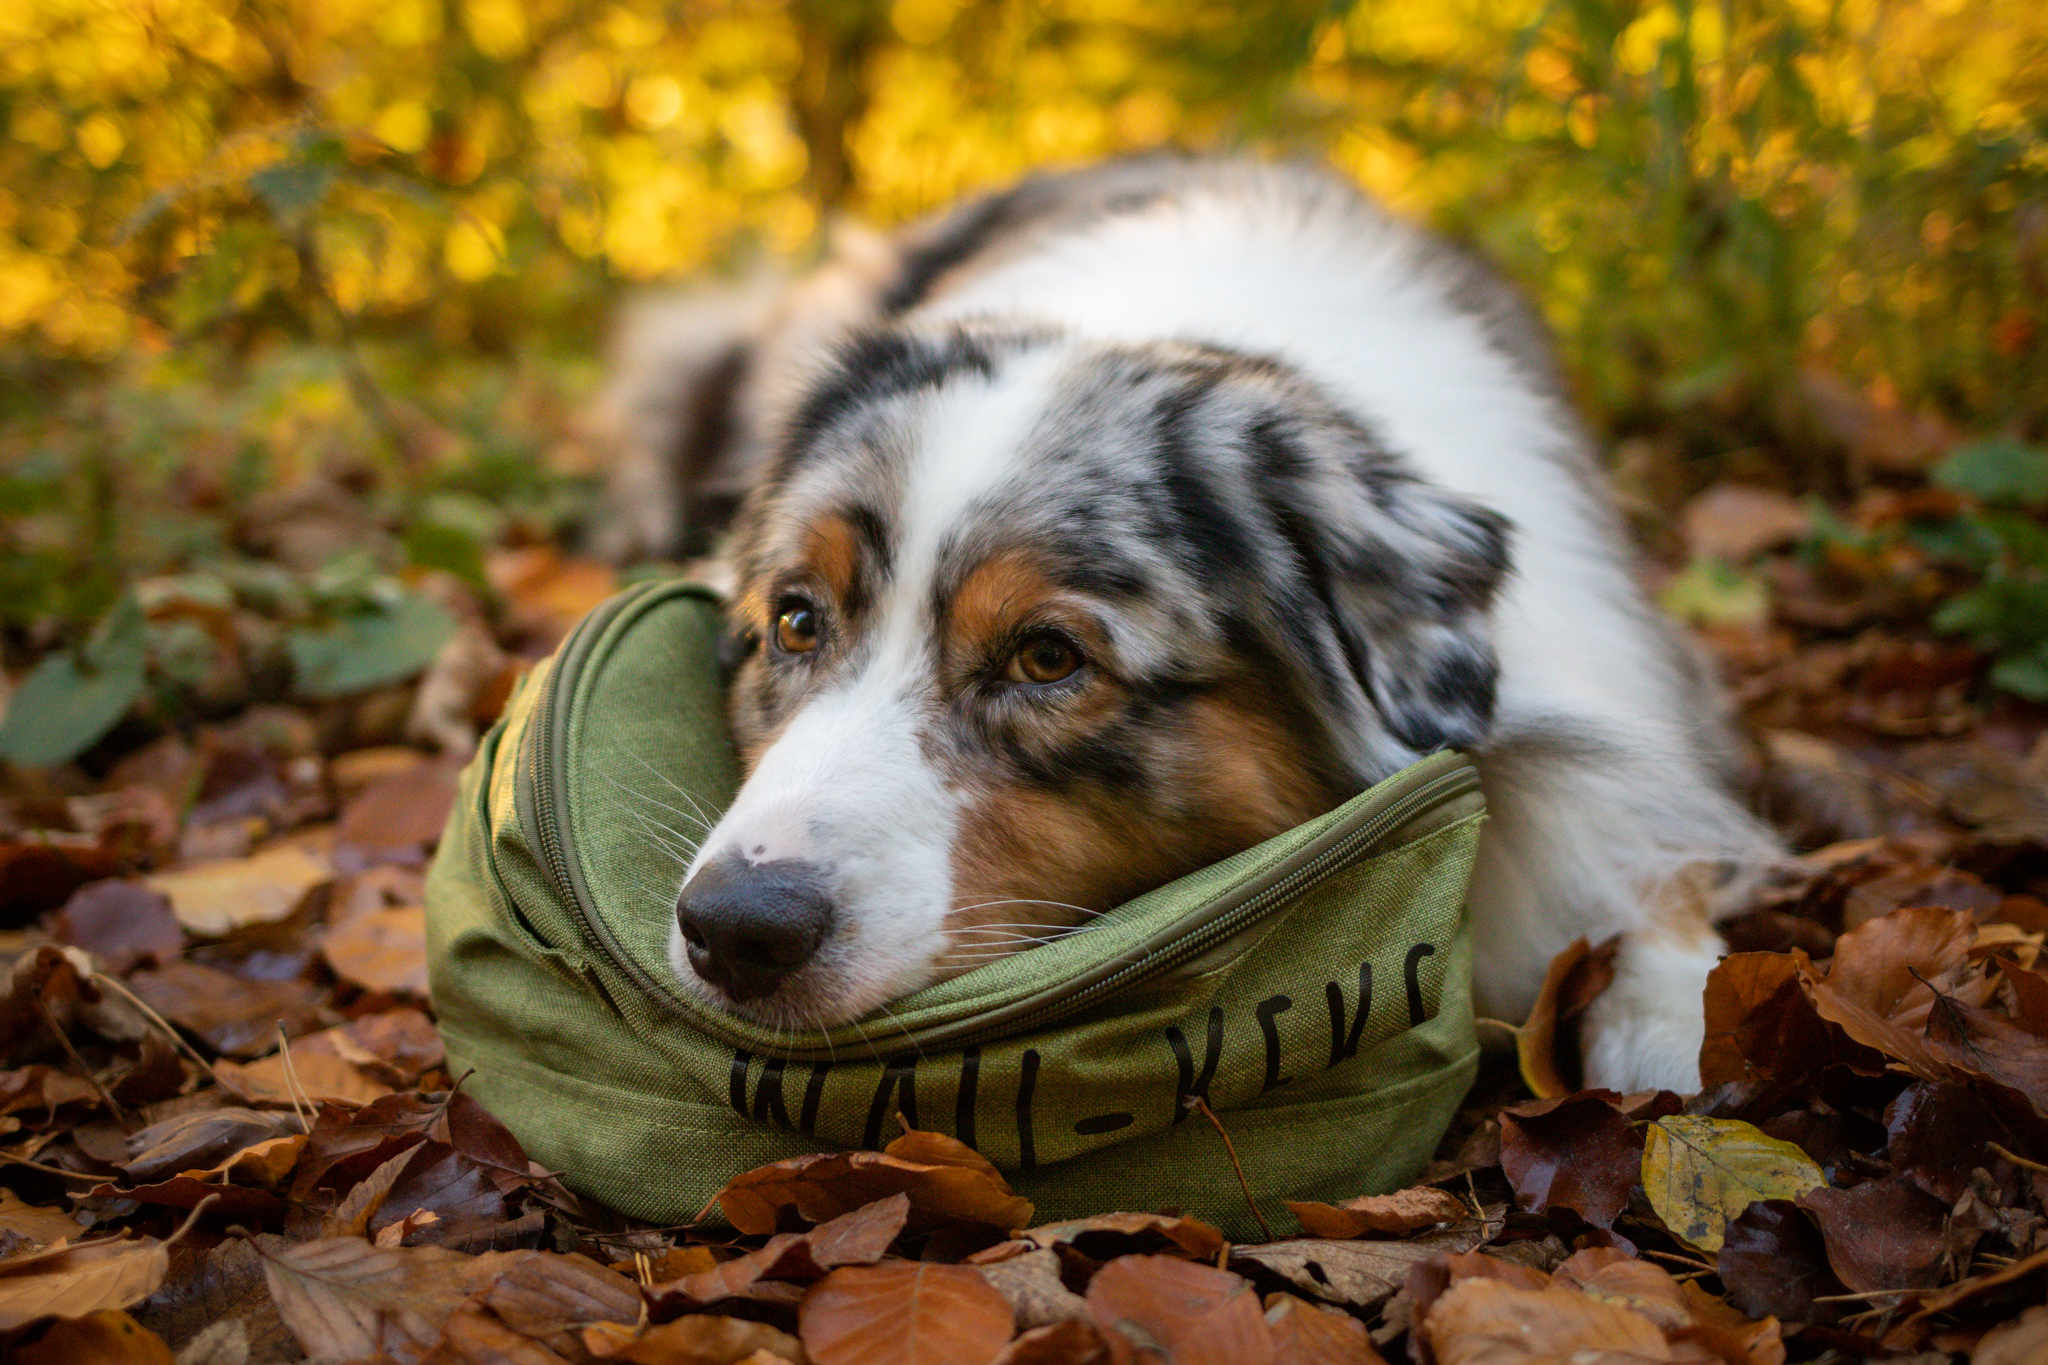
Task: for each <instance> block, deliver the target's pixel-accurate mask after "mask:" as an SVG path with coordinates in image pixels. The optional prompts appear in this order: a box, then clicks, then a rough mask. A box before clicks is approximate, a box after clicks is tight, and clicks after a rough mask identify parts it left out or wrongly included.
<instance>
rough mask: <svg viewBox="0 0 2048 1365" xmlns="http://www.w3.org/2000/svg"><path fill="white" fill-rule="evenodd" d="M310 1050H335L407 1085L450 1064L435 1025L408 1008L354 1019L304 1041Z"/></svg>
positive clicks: (347, 1058) (338, 1054)
mask: <svg viewBox="0 0 2048 1365" xmlns="http://www.w3.org/2000/svg"><path fill="white" fill-rule="evenodd" d="M305 1045H306V1046H307V1047H308V1048H313V1049H318V1048H321V1047H332V1048H333V1049H334V1053H335V1055H336V1056H338V1057H341V1058H344V1059H345V1060H347V1061H351V1062H354V1063H355V1064H356V1065H357V1066H360V1067H363V1068H364V1069H365V1070H368V1071H370V1072H372V1073H373V1074H376V1073H377V1072H378V1071H379V1069H380V1067H381V1068H382V1069H383V1070H384V1071H387V1072H389V1075H388V1076H387V1077H386V1079H390V1080H392V1081H394V1082H396V1083H398V1084H401V1085H406V1084H410V1083H412V1082H413V1081H415V1080H418V1079H419V1077H420V1076H422V1075H424V1074H425V1073H426V1072H428V1071H431V1070H433V1069H434V1068H435V1067H438V1066H441V1065H442V1064H443V1063H445V1062H446V1061H447V1060H448V1053H447V1049H446V1048H445V1047H444V1046H443V1044H442V1042H441V1031H440V1030H439V1029H437V1028H435V1027H434V1021H433V1020H431V1019H429V1018H427V1016H426V1015H424V1014H422V1013H421V1012H420V1011H418V1010H416V1009H414V1008H412V1007H411V1006H409V1005H402V1006H400V1007H399V1008H397V1009H392V1010H384V1011H382V1012H380V1013H377V1014H366V1015H363V1016H362V1017H361V1018H358V1019H351V1020H349V1021H348V1022H347V1023H346V1024H342V1025H341V1026H339V1027H338V1028H331V1029H329V1030H327V1031H326V1032H325V1033H316V1034H312V1035H310V1036H309V1037H307V1038H306V1039H305Z"/></svg>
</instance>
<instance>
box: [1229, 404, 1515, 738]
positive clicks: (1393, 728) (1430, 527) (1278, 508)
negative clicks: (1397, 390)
mask: <svg viewBox="0 0 2048 1365" xmlns="http://www.w3.org/2000/svg"><path fill="white" fill-rule="evenodd" d="M1268 434H1269V439H1271V440H1275V441H1277V440H1279V439H1280V438H1279V437H1278V435H1277V434H1276V433H1275V430H1274V429H1270V428H1269V432H1268ZM1287 444H1288V445H1289V446H1291V447H1292V448H1291V449H1290V450H1287V451H1285V452H1284V453H1282V454H1280V455H1279V457H1278V458H1268V459H1265V460H1262V461H1261V464H1262V465H1264V466H1265V468H1264V474H1265V478H1264V480H1263V482H1264V483H1265V488H1266V497H1267V505H1268V508H1269V510H1271V511H1272V513H1273V514H1274V517H1275V520H1276V522H1277V523H1278V529H1279V530H1280V532H1281V534H1282V535H1283V536H1284V537H1285V538H1286V539H1287V540H1288V541H1289V542H1290V543H1291V545H1292V548H1293V550H1294V553H1295V557H1296V559H1297V560H1298V561H1299V565H1298V567H1299V569H1300V572H1301V574H1302V576H1303V577H1304V579H1305V580H1306V586H1307V588H1308V591H1309V592H1310V593H1311V594H1312V595H1313V597H1314V599H1315V604H1316V607H1317V608H1318V609H1319V610H1318V615H1320V616H1322V617H1324V618H1325V619H1324V620H1323V621H1322V622H1321V623H1320V624H1321V625H1323V626H1324V627H1325V628H1326V629H1327V630H1328V632H1329V634H1330V637H1332V642H1333V643H1334V646H1335V649H1336V652H1337V653H1339V654H1341V656H1342V659H1343V662H1344V665H1345V666H1346V668H1347V669H1348V671H1349V673H1350V676H1351V678H1352V679H1353V680H1354V681H1355V683H1356V686H1357V688H1358V690H1359V693H1362V699H1363V701H1364V702H1366V703H1367V704H1369V705H1370V706H1371V707H1372V709H1373V710H1374V711H1375V712H1377V714H1378V717H1379V721H1380V724H1381V726H1382V727H1384V729H1385V731H1386V732H1387V734H1389V735H1390V736H1391V737H1392V738H1393V739H1394V740H1395V741H1396V742H1397V743H1398V744H1400V745H1401V747H1402V748H1404V749H1406V750H1408V751H1409V752H1411V753H1413V754H1425V753H1430V752H1433V751H1435V750H1437V749H1443V748H1466V747H1470V746H1472V745H1475V744H1477V743H1478V742H1479V741H1480V740H1482V739H1483V738H1484V737H1485V736H1486V734H1487V731H1488V730H1489V728H1490V727H1491V725H1492V721H1493V708H1494V685H1495V679H1496V678H1497V676H1498V674H1499V665H1498V663H1497V662H1496V660H1495V657H1494V649H1493V642H1492V632H1491V626H1490V622H1489V620H1488V610H1489V608H1490V607H1491V606H1492V603H1493V597H1494V593H1495V591H1496V590H1497V589H1498V588H1499V586H1500V583H1501V580H1502V578H1503V577H1505V575H1506V574H1507V572H1508V565H1509V523H1508V520H1507V518H1506V517H1503V516H1502V515H1500V514H1499V513H1497V512H1494V511H1492V510H1491V509H1489V508H1486V507H1482V506H1480V505H1479V504H1478V503H1476V502H1473V501H1472V500H1470V499H1468V498H1463V497H1459V496H1457V495H1456V494H1453V493H1449V492H1446V491H1445V490H1443V489H1441V488H1437V487H1435V486H1434V485H1432V484H1429V483H1427V482H1425V481H1424V480H1422V479H1420V478H1418V477H1416V476H1415V475H1414V474H1413V473H1412V472H1410V471H1409V470H1408V469H1407V468H1405V466H1404V465H1403V464H1402V462H1401V461H1399V460H1398V459H1397V458H1395V457H1393V456H1391V455H1390V454H1388V453H1387V452H1386V450H1385V449H1384V447H1382V446H1381V445H1380V444H1379V443H1378V441H1377V440H1375V439H1374V438H1373V437H1372V435H1371V434H1370V433H1369V432H1367V431H1365V430H1364V429H1363V428H1361V427H1359V426H1358V425H1356V424H1355V423H1352V422H1350V421H1348V420H1344V419H1336V420H1332V421H1328V422H1317V423H1313V424H1305V425H1304V426H1301V427H1297V428H1296V430H1295V431H1294V432H1293V433H1292V434H1291V439H1290V440H1288V442H1287ZM1278 449H1279V447H1277V446H1276V447H1275V450H1276V451H1277V450H1278ZM1266 453H1267V454H1268V455H1269V456H1272V455H1273V454H1274V451H1268V452H1266Z"/></svg>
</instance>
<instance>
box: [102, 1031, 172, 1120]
mask: <svg viewBox="0 0 2048 1365" xmlns="http://www.w3.org/2000/svg"><path fill="white" fill-rule="evenodd" d="M187 1074H188V1073H187V1071H186V1069H185V1059H184V1058H183V1057H182V1056H180V1055H179V1052H178V1049H177V1048H176V1047H175V1046H173V1045H172V1044H171V1043H170V1042H169V1041H168V1040H167V1039H166V1038H165V1037H164V1035H163V1034H161V1033H152V1034H150V1035H149V1036H147V1037H146V1038H144V1039H143V1040H142V1055H141V1056H140V1057H138V1058H136V1059H135V1065H133V1066H131V1067H129V1068H128V1069H127V1070H126V1071H124V1072H122V1073H121V1074H120V1076H118V1077H117V1078H115V1080H114V1083H113V1084H112V1085H110V1086H108V1087H107V1092H108V1093H109V1094H111V1095H112V1096H113V1097H114V1098H115V1099H116V1100H118V1101H120V1102H121V1103H122V1104H148V1103H150V1102H152V1101H155V1100H167V1099H170V1098H171V1097H172V1096H174V1095H176V1094H177V1093H178V1092H179V1091H181V1090H183V1089H184V1088H185V1078H186V1076H187Z"/></svg>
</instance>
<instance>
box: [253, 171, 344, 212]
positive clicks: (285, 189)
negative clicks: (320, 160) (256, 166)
mask: <svg viewBox="0 0 2048 1365" xmlns="http://www.w3.org/2000/svg"><path fill="white" fill-rule="evenodd" d="M333 186H334V168H333V167H332V166H322V165H317V164H315V163H312V162H307V161H282V162H279V163H278V164H276V165H274V166H265V167H264V168H263V169H262V170H260V171H257V172H256V173H255V174H253V175H251V176H250V177H249V188H250V189H251V190H252V191H254V192H255V194H256V197H257V198H259V199H261V200H262V201H263V202H264V204H265V205H267V206H268V207H269V209H270V214H271V216H272V217H273V218H275V219H277V221H278V222H280V223H282V224H284V225H286V226H287V227H289V226H291V225H293V224H295V223H297V222H298V221H299V220H300V219H301V218H303V217H305V215H306V214H307V212H308V211H310V210H311V209H314V208H316V207H318V206H319V203H320V201H321V200H323V199H325V198H326V197H327V191H328V190H330V189H332V188H333Z"/></svg>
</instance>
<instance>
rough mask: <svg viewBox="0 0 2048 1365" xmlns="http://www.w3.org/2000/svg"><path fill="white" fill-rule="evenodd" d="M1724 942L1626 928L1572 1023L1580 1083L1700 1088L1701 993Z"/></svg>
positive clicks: (1683, 1090)
mask: <svg viewBox="0 0 2048 1365" xmlns="http://www.w3.org/2000/svg"><path fill="white" fill-rule="evenodd" d="M1722 950H1723V945H1722V944H1721V942H1720V940H1719V939H1717V938H1713V937H1712V936H1711V935H1709V936H1708V937H1707V939H1706V940H1705V941H1704V942H1699V943H1673V942H1671V941H1670V940H1668V939H1652V938H1646V937H1644V936H1640V935H1630V936H1629V937H1627V938H1624V939H1623V940H1622V943H1621V952H1620V953H1619V954H1618V955H1617V956H1616V958H1615V961H1614V982H1613V984H1612V985H1610V986H1609V987H1608V988H1607V989H1606V991H1605V992H1603V993H1602V994H1601V995H1600V997H1599V999H1597V1000H1595V1001H1594V1002H1593V1004H1592V1006H1591V1007H1590V1008H1588V1009H1587V1011H1586V1015H1585V1019H1584V1021H1583V1022H1582V1023H1581V1024H1580V1026H1579V1048H1580V1052H1581V1053H1582V1055H1583V1056H1584V1058H1585V1074H1586V1084H1587V1085H1588V1086H1598V1087H1605V1088H1606V1089H1609V1090H1618V1091H1620V1092H1621V1093H1622V1094H1624V1095H1626V1094H1629V1093H1631V1092H1632V1091H1637V1090H1675V1091H1677V1092H1678V1093H1679V1094H1681V1095H1689V1094H1691V1093H1692V1092H1693V1091H1696V1090H1698V1089H1699V1088H1700V1041H1701V1039H1702V1038H1703V1037H1704V1036H1705V1034H1706V1020H1705V1016H1704V1014H1703V1012H1702V997H1703V995H1704V993H1705V989H1706V984H1707V974H1708V973H1709V972H1711V971H1713V970H1714V964H1715V963H1716V962H1718V961H1719V960H1720V954H1721V952H1722Z"/></svg>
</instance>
